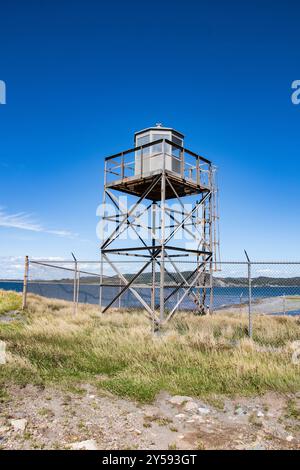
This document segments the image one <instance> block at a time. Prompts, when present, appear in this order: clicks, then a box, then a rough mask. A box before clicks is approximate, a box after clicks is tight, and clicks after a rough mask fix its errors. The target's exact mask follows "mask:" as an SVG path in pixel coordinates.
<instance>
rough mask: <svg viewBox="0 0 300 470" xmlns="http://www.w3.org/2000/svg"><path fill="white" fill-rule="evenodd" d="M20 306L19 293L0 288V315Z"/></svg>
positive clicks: (18, 308)
mask: <svg viewBox="0 0 300 470" xmlns="http://www.w3.org/2000/svg"><path fill="white" fill-rule="evenodd" d="M21 306H22V299H21V296H20V295H19V294H17V293H16V292H13V291H2V290H0V315H2V314H5V313H7V312H10V311H11V310H20V309H21Z"/></svg>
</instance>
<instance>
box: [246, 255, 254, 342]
mask: <svg viewBox="0 0 300 470" xmlns="http://www.w3.org/2000/svg"><path fill="white" fill-rule="evenodd" d="M244 252H245V255H246V258H247V263H248V291H249V301H248V311H249V327H248V334H249V337H250V338H252V333H253V328H252V280H251V261H250V259H249V256H248V253H247V251H246V250H244Z"/></svg>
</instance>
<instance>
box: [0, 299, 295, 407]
mask: <svg viewBox="0 0 300 470" xmlns="http://www.w3.org/2000/svg"><path fill="white" fill-rule="evenodd" d="M5 295H6V294H2V298H4V297H5ZM28 300H29V306H28V310H27V312H26V313H25V315H26V317H27V318H26V319H27V321H26V322H23V323H22V324H21V323H18V322H11V323H9V324H1V323H0V339H1V340H2V341H5V342H6V343H7V351H8V362H7V364H6V365H5V366H1V367H0V389H1V384H2V387H4V384H7V383H11V382H14V383H19V384H23V385H24V384H26V383H34V384H45V383H56V384H60V385H63V386H68V387H72V386H77V385H78V384H79V383H80V382H83V381H84V382H91V383H94V384H96V385H97V386H98V387H99V389H105V390H108V391H110V392H113V393H115V394H117V395H120V396H122V397H129V398H133V399H136V400H139V401H143V402H147V401H148V402H149V401H151V400H153V399H154V398H155V396H156V395H157V393H159V392H160V391H161V390H166V391H168V392H169V393H172V394H180V395H191V396H199V397H200V396H201V397H211V396H216V395H251V394H254V395H257V394H262V393H264V392H266V391H269V390H273V391H280V392H294V391H296V390H299V388H300V374H299V372H300V368H299V365H295V364H293V363H292V361H291V356H292V352H293V350H292V348H291V343H292V342H293V341H295V340H298V339H300V322H299V320H298V319H297V318H295V317H270V316H265V317H264V316H255V318H254V325H253V326H254V341H251V340H249V339H248V338H247V337H246V333H247V318H246V317H244V316H240V315H238V314H232V315H228V314H227V315H216V316H212V317H198V316H194V315H192V314H180V315H177V316H175V318H174V320H173V321H172V322H171V323H170V324H169V325H168V326H167V327H166V330H165V332H164V333H165V334H162V335H161V336H160V337H153V335H152V334H151V328H150V324H149V321H148V320H147V319H146V318H145V317H144V315H142V314H141V313H138V312H133V313H129V312H123V313H120V312H116V311H114V312H112V313H109V314H105V315H102V316H99V314H98V311H97V307H95V306H90V305H80V308H79V312H78V314H77V315H76V316H74V315H73V309H72V305H71V304H69V303H68V302H64V301H59V300H46V299H43V298H41V297H38V296H33V295H29V298H28ZM19 302H20V298H19Z"/></svg>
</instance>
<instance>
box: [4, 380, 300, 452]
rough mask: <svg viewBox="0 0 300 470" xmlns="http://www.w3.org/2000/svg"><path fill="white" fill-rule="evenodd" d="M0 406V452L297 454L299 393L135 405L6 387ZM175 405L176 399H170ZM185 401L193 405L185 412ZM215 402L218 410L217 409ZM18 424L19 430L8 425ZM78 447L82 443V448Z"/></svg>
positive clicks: (92, 394)
mask: <svg viewBox="0 0 300 470" xmlns="http://www.w3.org/2000/svg"><path fill="white" fill-rule="evenodd" d="M7 392H8V397H9V398H8V399H7V400H5V401H4V402H2V403H1V404H0V445H1V448H2V449H69V448H78V447H80V446H81V444H82V442H88V443H89V445H91V444H90V443H91V442H92V445H93V446H96V448H98V449H298V448H300V429H299V420H298V415H297V410H299V406H300V403H299V402H300V399H299V395H297V394H296V395H288V396H282V395H278V394H272V393H269V394H267V395H264V396H262V397H256V398H236V399H228V398H223V397H217V398H214V400H215V402H216V403H218V406H213V405H212V403H214V401H207V402H206V403H205V402H203V401H201V400H196V399H192V401H191V400H190V401H188V403H189V405H187V402H186V400H182V402H180V400H178V403H180V404H176V403H174V402H173V403H172V402H170V398H171V397H170V396H169V395H168V394H166V393H161V394H160V395H159V396H158V397H157V399H156V401H155V402H154V403H153V404H151V405H144V404H143V405H141V404H139V403H135V402H133V401H129V400H124V399H120V398H118V397H116V396H113V395H112V394H109V393H107V392H102V391H99V389H96V388H94V387H92V386H90V385H88V384H85V385H80V386H78V389H77V391H76V393H75V392H70V391H62V390H61V389H56V388H54V387H46V388H44V387H36V386H32V385H28V386H26V387H24V388H19V387H11V388H9V389H8V390H7ZM175 401H176V400H175ZM191 402H193V403H194V406H191ZM219 403H222V406H219ZM16 420H25V421H22V425H23V428H24V429H22V430H20V429H17V428H15V427H14V426H12V424H11V423H16ZM82 445H84V444H82Z"/></svg>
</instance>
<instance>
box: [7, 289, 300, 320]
mask: <svg viewBox="0 0 300 470" xmlns="http://www.w3.org/2000/svg"><path fill="white" fill-rule="evenodd" d="M0 289H5V290H15V291H17V292H22V289H23V282H22V281H15V282H8V281H0ZM136 290H137V292H138V293H139V294H140V295H141V296H142V297H143V299H144V300H145V301H146V302H147V303H148V304H150V296H151V291H150V289H147V288H140V289H136ZM119 291H120V288H119V287H112V286H105V287H104V288H103V305H108V304H109V302H110V301H111V300H112V299H113V298H114V296H115V295H116V294H117V293H118V292H119ZM28 292H31V293H34V294H38V295H42V296H44V297H48V298H56V299H63V300H69V301H72V300H73V283H71V282H65V283H62V282H57V283H55V282H30V283H29V285H28ZM169 293H171V289H170V288H165V296H168V295H169ZM183 293H184V291H183V290H182V289H180V290H179V291H178V292H177V293H176V294H175V295H173V296H172V297H171V298H170V299H169V301H168V302H167V303H166V308H168V309H171V308H172V307H174V306H175V305H176V303H177V301H178V299H179V298H180V297H181V295H183ZM213 293H214V308H222V307H226V306H230V305H239V304H244V303H246V302H247V301H248V288H247V287H215V288H214V291H213ZM294 295H298V296H300V286H280V287H253V288H252V296H253V301H254V302H255V301H256V300H259V299H264V298H270V297H279V296H287V297H288V296H294ZM156 301H157V304H159V293H158V290H157V292H156ZM79 302H83V303H89V304H98V303H99V286H98V285H96V284H84V283H82V284H81V285H80V292H79ZM208 303H209V289H208V292H207V304H208ZM283 305H284V302H283ZM283 305H282V311H281V312H278V313H277V314H283V313H284V311H283V308H284V307H283ZM113 306H114V307H121V308H140V307H141V304H140V302H139V301H138V300H137V299H136V298H135V296H134V295H133V294H132V293H131V292H130V291H127V292H125V293H124V294H123V295H122V296H121V298H120V299H118V300H117V301H116V302H115V303H114V305H113ZM194 307H195V304H194V302H193V301H192V300H191V298H190V297H189V296H187V297H186V298H185V299H184V300H183V302H182V303H181V305H180V309H181V310H194ZM287 313H288V314H290V315H300V302H299V310H293V311H291V312H287Z"/></svg>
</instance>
